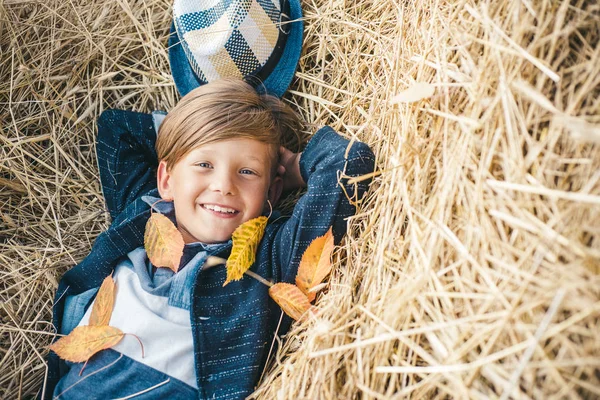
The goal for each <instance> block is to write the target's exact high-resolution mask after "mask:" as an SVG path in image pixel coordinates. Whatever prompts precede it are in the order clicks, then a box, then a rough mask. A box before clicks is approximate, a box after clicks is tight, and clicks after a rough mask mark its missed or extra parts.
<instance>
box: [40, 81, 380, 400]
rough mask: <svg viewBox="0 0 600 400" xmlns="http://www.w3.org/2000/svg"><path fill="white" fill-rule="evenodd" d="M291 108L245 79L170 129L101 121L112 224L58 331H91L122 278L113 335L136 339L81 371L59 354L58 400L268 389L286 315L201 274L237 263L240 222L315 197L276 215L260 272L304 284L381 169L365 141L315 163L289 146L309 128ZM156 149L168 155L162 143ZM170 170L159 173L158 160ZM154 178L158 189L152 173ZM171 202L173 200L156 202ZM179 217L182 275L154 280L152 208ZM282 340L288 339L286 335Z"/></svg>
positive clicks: (218, 86) (69, 280)
mask: <svg viewBox="0 0 600 400" xmlns="http://www.w3.org/2000/svg"><path fill="white" fill-rule="evenodd" d="M297 126H298V121H297V120H296V119H295V117H294V115H293V112H291V110H289V109H288V108H287V107H286V106H285V105H284V104H283V103H282V102H281V101H280V100H278V99H276V98H275V97H271V96H268V95H259V94H257V93H256V91H255V90H254V89H253V88H252V87H251V86H249V85H248V84H246V83H244V82H243V81H241V80H226V81H215V82H211V83H209V84H206V85H204V86H201V87H200V88H198V89H195V90H193V91H192V92H190V93H189V94H188V95H186V96H185V97H184V98H183V99H182V100H181V102H180V103H179V104H178V105H177V106H176V107H175V108H174V109H173V110H172V111H171V112H170V113H169V115H168V116H167V117H166V118H165V120H164V122H163V123H162V125H161V126H160V130H159V133H158V138H156V133H155V130H154V126H153V121H152V117H151V116H150V115H147V114H140V113H131V112H125V111H121V112H119V111H108V112H105V113H104V114H103V115H102V116H101V118H100V119H99V128H98V145H97V154H98V163H99V169H100V174H101V181H102V187H103V193H104V196H105V198H106V204H107V206H108V209H109V211H110V214H111V217H112V218H113V222H112V224H111V226H110V228H109V229H108V231H107V232H104V233H103V234H101V235H100V236H99V237H98V239H97V240H96V242H95V243H94V247H93V249H92V252H91V253H90V255H89V256H88V257H87V258H86V259H85V260H83V261H82V262H81V263H80V264H79V265H78V266H76V267H75V268H73V269H72V270H70V271H68V272H67V273H66V274H65V275H64V277H63V279H62V280H61V282H60V285H59V289H58V291H57V297H56V298H57V301H56V304H55V309H54V320H53V322H54V324H55V326H56V327H60V333H62V334H68V333H69V332H70V331H71V330H72V329H73V328H74V327H75V326H77V325H86V324H87V319H88V318H89V312H90V311H89V310H90V309H91V307H90V304H91V302H92V300H93V297H94V295H95V293H96V292H97V289H98V287H99V285H100V283H101V282H102V280H103V279H104V278H105V277H106V276H107V275H109V274H111V273H113V270H114V277H115V280H116V283H117V297H116V301H115V306H114V311H113V315H112V317H111V320H110V325H111V326H115V327H117V328H120V329H121V330H122V331H123V332H125V333H133V334H135V335H137V336H138V337H139V338H140V339H141V341H142V343H143V344H144V348H145V353H146V354H145V357H142V356H141V349H140V347H139V344H138V343H137V342H136V341H135V340H134V339H132V337H125V338H124V339H123V340H122V341H121V342H119V344H117V345H115V346H114V347H113V348H112V349H107V350H103V351H101V352H99V353H97V354H96V355H94V356H93V357H92V358H91V359H90V360H89V362H88V364H87V366H86V368H85V370H84V371H83V373H82V375H81V376H79V373H80V372H81V369H82V367H83V365H82V364H81V363H80V364H72V363H64V362H62V361H59V360H58V359H57V358H56V355H54V354H51V356H50V360H49V379H48V385H47V388H46V390H47V394H50V393H54V396H56V397H59V398H116V397H119V398H122V397H128V396H132V395H134V394H135V395H136V398H140V397H144V396H146V397H147V398H193V397H196V398H243V397H245V396H247V395H249V394H250V393H251V392H252V391H253V388H254V386H255V385H256V383H257V381H258V379H259V376H260V373H261V371H262V369H263V367H264V365H265V363H266V358H267V354H268V351H269V348H270V345H271V343H272V341H273V339H274V335H275V333H277V334H278V335H282V334H284V333H285V332H286V331H287V330H288V328H289V326H290V323H291V320H290V319H289V318H287V317H284V318H283V321H282V323H281V325H280V327H279V330H278V331H277V326H278V322H279V320H280V316H281V309H280V308H279V307H278V306H277V304H276V303H275V302H274V301H273V300H272V299H271V298H270V297H269V295H268V288H267V287H266V286H265V285H264V284H262V283H260V282H258V281H256V280H255V279H252V278H249V277H244V278H243V279H241V280H240V281H235V282H231V283H230V284H228V285H227V286H225V287H223V286H222V285H223V282H224V281H225V275H226V271H225V268H224V267H214V268H210V269H203V268H202V266H203V264H204V262H205V260H206V258H207V257H208V256H211V255H216V256H219V257H222V258H227V257H228V255H229V251H230V250H231V240H230V238H231V234H232V232H233V230H234V229H235V228H236V227H237V226H238V225H239V224H241V223H243V222H245V221H247V220H249V219H251V218H254V217H257V216H259V215H261V214H264V215H268V214H269V208H270V207H269V205H268V202H270V203H271V204H274V203H275V202H276V201H277V199H278V198H279V196H280V194H281V191H282V190H283V189H284V188H286V189H291V188H296V187H301V186H307V187H308V190H307V193H306V194H305V195H303V196H302V198H301V199H300V200H299V201H298V203H297V205H296V206H295V208H294V211H293V214H292V216H291V217H289V218H283V217H281V216H280V215H279V213H277V212H273V215H271V217H270V219H269V223H268V225H267V228H266V230H265V235H264V237H263V239H262V241H261V242H260V245H259V248H258V251H257V254H256V262H255V263H254V264H253V266H252V267H251V270H252V271H254V272H255V273H257V274H259V275H260V276H262V277H263V278H265V279H267V280H270V281H273V282H294V278H295V275H296V272H297V268H298V263H299V261H300V258H301V256H302V254H303V252H304V250H305V249H306V247H307V246H308V244H309V243H310V242H311V241H312V240H313V239H314V238H316V237H317V236H320V235H323V234H324V233H325V232H326V231H327V230H328V229H329V227H330V226H331V227H333V233H334V237H335V241H336V243H338V242H339V240H340V239H341V237H342V236H343V235H344V233H345V231H346V221H345V219H346V218H347V217H349V216H351V215H353V214H354V212H355V208H354V206H353V205H352V204H351V203H350V201H349V199H348V198H347V196H350V197H351V198H352V199H353V200H358V199H360V198H361V197H362V195H363V193H364V191H365V190H366V187H367V184H368V182H367V181H362V182H360V183H358V184H353V185H348V184H347V177H351V176H361V175H364V174H368V173H370V172H372V170H373V165H374V157H373V154H372V152H371V151H370V149H369V148H368V147H367V146H366V145H364V144H362V143H359V142H356V143H353V144H352V146H350V147H349V142H348V140H346V139H344V138H342V137H340V136H339V135H337V134H336V133H335V132H334V131H333V130H332V129H331V128H329V127H325V128H322V129H320V130H319V131H318V132H317V133H315V134H314V135H313V137H312V138H311V140H310V141H309V143H308V145H307V146H306V148H305V150H304V152H303V153H299V154H294V153H292V152H290V151H289V150H286V149H280V148H279V141H280V138H281V136H282V135H289V134H290V133H292V132H293V131H294V130H295V129H297ZM155 141H156V144H155ZM157 160H160V161H157ZM154 169H156V171H157V172H156V179H154V177H153V172H152V171H153V170H154ZM160 198H162V199H163V200H166V201H162V202H158V203H156V202H157V201H158V200H159V199H160ZM153 204H154V206H153V208H154V211H155V212H161V213H163V214H165V215H167V216H168V217H169V218H171V219H172V220H173V221H174V222H175V223H176V225H177V228H178V230H179V231H180V232H181V233H182V235H183V237H184V241H185V243H186V245H185V248H184V254H183V257H182V260H181V264H180V268H179V270H178V272H177V273H176V274H174V273H172V272H171V271H170V270H167V269H164V268H159V269H156V268H154V267H153V266H152V265H151V263H150V262H149V261H148V260H147V257H146V255H145V251H144V248H143V236H144V226H145V223H146V221H147V219H148V217H149V215H150V207H151V205H153ZM276 331H277V332H276Z"/></svg>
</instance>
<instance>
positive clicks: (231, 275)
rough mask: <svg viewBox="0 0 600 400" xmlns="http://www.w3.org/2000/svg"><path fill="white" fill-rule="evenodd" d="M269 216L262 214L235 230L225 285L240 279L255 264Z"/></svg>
mask: <svg viewBox="0 0 600 400" xmlns="http://www.w3.org/2000/svg"><path fill="white" fill-rule="evenodd" d="M267 220H268V218H267V217H264V216H261V217H257V218H253V219H251V220H249V221H246V222H244V223H243V224H242V225H240V226H238V227H237V228H236V230H235V231H233V235H232V239H233V247H232V249H231V254H230V255H229V258H228V259H227V264H226V266H227V279H226V280H225V283H224V284H223V286H225V285H227V284H228V283H229V282H231V281H238V280H240V279H242V276H244V272H246V271H247V270H248V268H250V267H251V266H252V264H254V260H255V259H256V249H257V247H258V244H259V243H260V240H261V239H262V237H263V235H264V234H265V227H266V226H267Z"/></svg>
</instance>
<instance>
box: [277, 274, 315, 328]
mask: <svg viewBox="0 0 600 400" xmlns="http://www.w3.org/2000/svg"><path fill="white" fill-rule="evenodd" d="M269 296H271V298H272V299H273V300H275V302H276V303H277V304H279V306H280V307H281V309H282V310H283V311H284V312H285V313H286V314H287V315H289V316H290V317H292V318H293V319H295V320H296V321H298V320H299V319H300V318H301V317H302V315H303V314H304V313H305V312H306V311H308V310H309V309H310V307H311V306H310V302H309V301H308V297H306V295H305V294H304V293H302V291H301V290H300V289H299V288H298V287H297V286H296V285H292V284H290V283H276V284H274V285H273V286H271V287H270V288H269Z"/></svg>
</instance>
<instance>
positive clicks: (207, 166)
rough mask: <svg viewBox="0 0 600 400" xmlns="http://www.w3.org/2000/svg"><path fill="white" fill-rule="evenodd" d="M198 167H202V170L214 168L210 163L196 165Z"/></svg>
mask: <svg viewBox="0 0 600 400" xmlns="http://www.w3.org/2000/svg"><path fill="white" fill-rule="evenodd" d="M196 166H197V167H201V168H212V166H211V165H210V163H207V162H199V163H196Z"/></svg>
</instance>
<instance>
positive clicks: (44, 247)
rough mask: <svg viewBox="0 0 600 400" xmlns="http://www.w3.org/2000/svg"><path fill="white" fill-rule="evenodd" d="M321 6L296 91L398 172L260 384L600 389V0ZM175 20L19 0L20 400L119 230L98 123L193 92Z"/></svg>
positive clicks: (12, 326)
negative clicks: (176, 54)
mask: <svg viewBox="0 0 600 400" xmlns="http://www.w3.org/2000/svg"><path fill="white" fill-rule="evenodd" d="M303 8H304V11H305V18H306V21H305V23H306V29H305V34H306V39H305V43H304V53H303V57H302V59H301V65H300V71H299V72H298V74H297V77H298V79H297V80H296V81H295V82H294V85H293V87H292V96H291V97H290V101H291V102H292V103H293V104H294V105H295V106H296V107H297V108H298V109H299V110H300V112H301V114H302V115H303V117H304V118H305V120H306V121H307V122H309V123H310V126H312V127H313V128H311V129H312V130H314V127H316V126H318V125H322V124H330V125H332V126H333V127H334V128H336V129H337V130H338V131H339V132H340V133H342V134H343V135H345V136H347V137H349V138H352V139H355V140H362V141H365V142H367V143H369V144H370V145H371V146H372V148H373V149H374V151H375V153H376V154H377V160H378V163H377V166H378V171H377V173H376V174H375V176H374V183H373V185H372V188H371V190H370V192H369V196H368V198H366V199H365V200H364V201H363V202H362V203H360V205H359V207H360V210H359V211H360V212H359V215H357V216H356V217H354V218H352V219H351V220H350V221H349V224H350V227H351V228H350V234H349V235H348V238H347V240H346V241H345V244H344V245H343V246H342V247H341V248H339V249H338V250H337V251H336V262H337V264H338V268H337V270H336V272H335V273H334V274H333V276H332V278H331V281H330V287H329V290H328V292H327V293H326V294H324V295H322V296H321V297H320V298H319V299H318V305H319V308H320V310H321V311H320V314H319V316H318V317H316V318H313V319H312V320H309V321H307V322H305V323H304V324H302V325H295V326H294V328H293V330H292V331H291V332H290V333H289V335H288V338H287V340H285V341H284V342H283V344H282V346H280V349H279V351H278V352H277V353H276V354H275V355H274V356H273V357H272V359H271V362H270V367H269V369H268V371H267V372H266V373H265V375H264V377H263V379H262V382H261V385H260V386H259V387H258V389H257V392H256V394H255V397H256V398H266V399H270V398H277V399H298V398H307V399H316V398H340V399H346V398H365V399H384V398H415V399H421V398H473V399H486V398H501V399H507V398H514V399H527V398H536V399H546V398H573V399H577V398H596V397H598V396H600V389H599V388H600V376H599V375H600V374H599V373H598V371H599V370H600V334H599V328H600V326H599V325H600V324H599V320H600V278H599V273H600V267H599V265H600V244H599V240H600V238H599V235H600V228H599V227H600V183H599V180H600V169H599V166H600V153H599V151H598V147H597V146H598V145H597V144H595V143H598V142H599V141H600V112H599V111H600V46H599V44H598V40H599V37H600V7H599V6H598V4H597V2H596V1H577V0H575V1H570V2H566V1H550V0H545V1H544V0H541V1H537V0H498V1H487V2H476V1H474V0H462V1H461V0H459V1H456V2H443V1H433V0H413V1H406V2H403V1H397V2H394V1H387V0H377V1H376V0H370V1H358V2H352V1H350V2H348V1H345V2H344V1H340V0H327V1H325V0H317V1H311V2H303ZM169 23H170V11H169V2H168V1H167V0H160V1H153V0H146V1H133V0H129V1H128V0H115V1H111V2H94V1H91V0H83V1H77V2H65V1H62V0H61V1H41V0H40V1H15V0H4V1H3V2H0V49H1V55H0V56H1V63H0V185H1V186H0V224H1V225H0V249H1V250H0V274H1V278H0V279H1V280H0V317H1V318H2V320H1V326H0V331H1V333H2V334H1V336H0V341H1V344H2V345H1V353H0V371H1V373H0V397H3V398H4V397H7V398H15V397H22V396H26V395H31V394H34V393H35V392H36V391H37V390H38V389H39V388H40V386H41V385H42V384H43V377H44V372H45V364H44V360H43V357H44V355H45V354H46V352H47V350H46V349H45V345H47V344H48V343H49V342H50V340H51V338H52V337H53V330H52V328H51V326H50V323H49V322H48V321H50V309H51V304H52V297H53V292H54V289H55V288H56V285H57V277H58V276H59V275H60V274H61V273H63V272H64V271H65V270H66V269H67V268H69V267H71V266H72V265H74V264H75V263H76V262H77V261H79V260H81V259H82V258H83V257H84V256H85V255H86V254H87V252H89V249H90V246H91V243H92V242H93V239H94V238H95V237H96V236H97V235H98V233H99V232H100V231H102V230H103V229H105V228H106V227H107V226H108V223H109V220H108V216H107V213H106V211H105V209H104V205H103V200H102V196H101V193H100V188H99V183H98V173H97V168H96V165H95V156H94V137H95V127H94V121H95V119H96V118H97V116H98V115H99V113H100V112H101V111H102V110H103V109H104V108H108V107H118V108H131V109H135V110H140V111H150V110H152V109H169V108H170V107H172V106H173V105H174V103H175V101H176V94H175V90H174V86H173V82H172V79H171V77H170V75H169V67H168V61H167V51H166V49H165V44H166V35H167V34H168V26H169ZM417 83H419V84H418V85H416V84H417ZM432 87H433V89H434V90H433V91H432V90H431V88H432ZM407 89H408V90H409V91H408V92H406V90H407ZM401 92H403V93H402V95H401V96H400V97H396V95H397V94H398V93H401ZM432 92H433V93H432ZM394 98H395V100H394ZM419 98H421V99H419ZM407 100H410V101H412V102H406V101H407Z"/></svg>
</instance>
